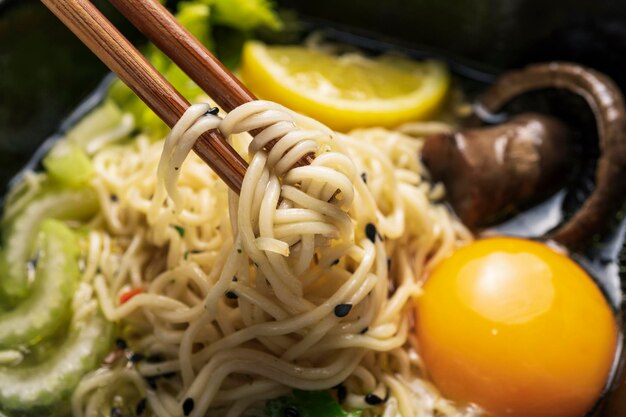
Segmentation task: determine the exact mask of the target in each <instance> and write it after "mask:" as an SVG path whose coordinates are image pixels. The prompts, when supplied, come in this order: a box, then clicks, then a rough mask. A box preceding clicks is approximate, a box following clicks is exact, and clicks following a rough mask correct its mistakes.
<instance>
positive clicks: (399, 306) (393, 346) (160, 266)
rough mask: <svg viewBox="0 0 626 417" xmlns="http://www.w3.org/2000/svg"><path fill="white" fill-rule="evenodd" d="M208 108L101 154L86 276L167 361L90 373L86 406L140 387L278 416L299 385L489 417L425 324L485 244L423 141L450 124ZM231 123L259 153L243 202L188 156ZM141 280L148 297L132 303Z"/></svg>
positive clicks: (205, 408)
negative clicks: (475, 248) (456, 389)
mask: <svg viewBox="0 0 626 417" xmlns="http://www.w3.org/2000/svg"><path fill="white" fill-rule="evenodd" d="M208 110H209V106H208V105H204V104H201V105H194V106H192V107H191V108H190V109H189V110H188V111H187V112H186V113H185V115H184V117H183V118H182V119H181V120H180V122H179V123H178V125H177V126H176V127H175V128H174V129H173V130H172V132H171V134H170V135H169V137H168V138H167V140H166V141H165V143H163V142H158V143H151V142H150V141H149V140H148V139H147V138H144V137H141V136H140V137H138V138H137V139H136V140H134V141H133V142H131V143H129V144H124V145H115V146H107V147H104V148H102V149H99V150H98V151H97V152H96V153H95V156H94V166H95V170H96V173H97V175H96V178H95V180H94V183H93V184H94V187H95V189H96V190H97V193H98V196H99V199H100V204H101V213H100V215H99V216H98V217H97V218H96V219H95V220H94V221H93V224H92V226H93V228H92V231H91V232H90V236H89V239H88V240H89V250H88V257H87V260H86V266H85V272H84V280H85V281H86V282H92V283H93V287H94V288H95V292H96V295H97V299H98V301H99V303H100V306H101V309H102V311H103V313H104V315H105V317H106V318H107V319H108V320H110V321H115V322H120V323H121V324H122V327H123V333H124V337H125V338H126V339H127V340H129V341H130V343H131V345H132V347H133V349H135V350H136V351H140V352H143V353H145V354H146V355H147V356H149V357H151V358H152V359H153V360H146V361H140V362H138V363H136V364H134V365H131V364H128V366H109V367H105V368H103V369H101V370H98V371H97V372H95V373H92V374H90V375H88V376H86V377H85V378H83V380H82V382H81V384H80V385H79V387H78V389H77V390H76V392H75V393H74V396H73V399H72V410H73V414H74V415H76V416H90V415H94V414H93V412H94V410H95V408H94V407H95V404H98V403H99V402H101V401H102V398H103V396H106V395H108V394H106V392H107V390H108V391H111V390H113V391H114V390H116V389H117V390H120V389H121V388H120V387H126V388H125V389H128V390H134V392H136V393H138V394H139V395H140V396H142V397H145V398H146V400H147V404H148V408H147V410H146V413H148V412H149V413H152V414H153V415H156V416H163V417H165V416H179V415H182V414H183V410H185V414H188V415H191V416H196V417H198V416H205V415H208V416H227V417H236V416H239V415H262V414H263V405H264V403H265V401H266V400H268V399H272V398H275V397H278V396H281V395H284V394H287V393H289V392H291V390H292V389H301V390H313V391H314V390H325V389H331V388H332V387H335V386H337V385H339V384H342V386H343V387H345V389H346V392H347V395H346V397H345V400H344V402H343V405H344V406H345V407H347V408H358V409H363V410H364V416H385V417H388V416H404V417H409V416H411V417H413V416H470V415H478V410H476V409H474V408H472V407H463V406H459V405H455V404H453V403H451V402H449V401H447V400H445V399H443V398H441V397H440V395H439V394H438V392H437V391H436V389H435V388H434V387H433V386H432V385H431V384H430V383H429V382H428V381H427V380H426V379H425V375H424V372H423V369H422V364H421V361H420V358H419V356H418V354H417V350H416V345H417V341H416V339H415V337H414V331H413V329H412V305H413V300H414V299H415V298H417V297H419V296H420V293H421V279H422V277H423V276H424V275H425V273H426V272H427V271H428V270H429V269H430V268H432V267H433V265H435V264H436V263H437V262H439V260H441V259H442V257H444V256H446V255H447V254H448V253H449V252H450V251H451V250H452V249H453V248H454V247H455V246H456V245H458V244H461V243H463V242H466V241H467V240H469V239H471V237H470V235H469V233H468V232H467V231H466V230H465V229H464V228H463V226H462V225H461V224H460V223H459V222H457V221H456V220H455V219H454V218H453V217H452V216H451V214H450V213H449V211H448V210H447V209H446V208H445V207H444V206H443V205H440V204H437V203H436V201H437V200H438V199H440V198H441V196H442V192H443V190H441V189H440V188H439V187H431V185H430V184H429V183H428V182H426V181H423V178H424V177H425V176H427V173H425V172H424V169H423V167H422V166H421V164H420V162H419V150H420V147H421V141H420V140H419V139H417V138H416V137H414V136H420V129H425V130H426V131H432V130H433V129H435V130H437V129H446V128H447V127H446V126H445V125H444V126H441V124H428V123H426V124H413V125H411V126H405V127H404V128H403V129H405V131H407V132H409V133H410V134H411V135H413V136H409V135H408V134H405V133H402V132H401V131H389V130H385V129H378V128H377V129H364V130H358V131H354V132H351V133H350V134H339V133H335V132H332V131H330V130H329V129H328V128H326V127H325V126H323V125H320V124H319V123H317V122H315V121H313V120H311V119H309V118H306V117H304V116H301V115H298V114H296V113H293V112H291V111H289V110H287V109H285V108H284V107H282V106H279V105H277V104H274V103H271V102H265V101H257V102H251V103H248V104H245V105H242V106H240V107H239V108H237V109H235V110H234V111H232V112H230V113H229V114H228V115H226V116H225V117H224V118H223V119H221V118H220V117H218V116H214V115H211V114H210V113H209V112H208ZM214 128H218V129H220V130H221V131H222V133H223V134H224V135H225V136H226V137H229V138H230V140H231V142H232V143H233V145H234V146H235V147H236V148H238V149H239V150H240V151H241V152H242V154H245V153H246V151H245V149H244V148H245V147H246V146H248V148H247V152H248V157H249V161H250V166H249V169H248V171H247V173H246V176H245V179H244V182H243V186H242V189H241V193H240V195H239V196H238V195H236V194H234V193H232V192H229V191H227V189H226V187H225V185H223V184H222V183H221V182H220V180H219V179H218V178H217V176H216V175H215V174H214V173H213V172H211V170H210V169H209V168H208V167H207V166H206V165H205V164H204V163H203V162H201V161H200V159H199V158H197V157H196V156H195V155H189V156H188V153H189V151H190V150H191V148H192V146H193V143H194V141H195V140H196V138H197V137H198V136H199V135H200V134H201V133H202V132H204V131H206V130H209V129H214ZM254 129H262V133H260V134H259V135H257V136H256V137H255V138H254V140H252V141H250V136H249V135H248V134H247V133H245V132H247V131H250V130H254ZM273 140H277V142H276V144H275V145H274V146H273V148H272V150H271V151H270V152H266V151H264V150H263V147H264V146H265V145H266V144H267V143H268V142H270V141H273ZM307 154H314V155H315V158H314V159H313V162H312V163H311V164H310V165H307V166H296V162H297V161H298V160H300V159H301V158H302V157H304V156H305V155H307ZM157 166H158V168H157ZM155 174H156V175H155ZM168 196H169V198H168ZM133 288H141V289H143V292H142V293H140V294H139V295H136V296H134V297H133V298H131V299H130V300H129V301H128V302H125V303H121V304H120V303H118V297H119V296H120V295H121V294H123V293H125V292H126V291H128V290H129V289H133ZM161 376H165V377H161ZM368 394H371V395H370V396H369V397H367V398H375V397H372V395H373V396H376V397H377V398H378V399H380V400H382V403H380V404H375V403H376V402H377V401H366V395H368ZM191 400H193V402H191ZM190 404H191V405H192V406H190Z"/></svg>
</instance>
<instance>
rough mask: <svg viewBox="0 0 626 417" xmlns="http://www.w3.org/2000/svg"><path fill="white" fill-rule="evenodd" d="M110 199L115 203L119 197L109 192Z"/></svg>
mask: <svg viewBox="0 0 626 417" xmlns="http://www.w3.org/2000/svg"><path fill="white" fill-rule="evenodd" d="M111 201H112V202H114V203H117V202H118V201H119V198H118V197H117V195H116V194H111Z"/></svg>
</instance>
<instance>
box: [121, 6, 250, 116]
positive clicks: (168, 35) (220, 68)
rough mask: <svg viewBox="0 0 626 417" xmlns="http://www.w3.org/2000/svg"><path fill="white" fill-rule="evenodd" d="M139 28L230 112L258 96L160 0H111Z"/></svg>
mask: <svg viewBox="0 0 626 417" xmlns="http://www.w3.org/2000/svg"><path fill="white" fill-rule="evenodd" d="M109 3H111V4H112V5H113V6H115V7H116V8H117V9H118V10H119V11H120V12H121V13H122V14H123V15H124V16H125V17H126V18H127V19H128V20H129V21H130V23H132V24H133V25H134V26H135V27H136V28H137V29H139V30H140V31H141V32H142V33H143V34H144V35H146V37H147V38H148V39H149V40H150V41H152V43H154V44H155V45H156V47H157V48H159V49H160V50H161V51H163V52H164V53H165V55H167V56H168V57H170V59H171V60H172V61H174V63H176V65H178V67H179V68H180V69H182V70H183V72H185V73H186V74H187V75H188V76H189V78H191V79H192V80H193V81H194V82H195V83H196V84H198V86H200V88H202V89H203V90H204V91H205V92H206V93H207V94H208V95H209V97H211V98H212V99H213V100H215V102H216V103H217V104H219V106H220V107H221V108H223V109H224V110H226V111H227V112H229V111H231V110H233V109H234V108H236V107H238V106H240V105H242V104H244V103H247V102H249V101H253V100H256V97H255V96H254V94H252V93H251V92H250V91H249V90H248V89H247V88H246V87H245V86H244V85H243V84H242V83H241V82H240V81H239V80H238V79H237V77H235V76H234V75H233V74H232V73H231V72H230V71H229V70H228V69H226V68H225V67H224V65H222V63H221V62H220V61H219V60H218V59H217V58H215V56H213V54H212V53H211V52H209V50H207V49H206V47H205V46H204V45H203V44H202V43H201V42H200V41H198V40H197V39H196V38H195V37H194V36H193V35H192V34H191V33H189V31H188V30H187V29H186V28H185V27H184V26H183V25H181V24H180V22H178V20H177V19H176V18H175V17H174V16H173V15H172V14H171V13H170V12H169V11H168V10H167V9H166V8H165V6H163V5H162V4H161V3H160V2H159V1H157V0H109Z"/></svg>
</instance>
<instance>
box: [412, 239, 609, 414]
mask: <svg viewBox="0 0 626 417" xmlns="http://www.w3.org/2000/svg"><path fill="white" fill-rule="evenodd" d="M417 331H418V336H419V344H420V350H421V354H422V356H423V359H424V362H425V366H426V370H427V372H428V373H429V374H430V376H431V377H432V379H433V380H434V382H435V384H436V385H437V386H438V387H439V389H440V390H441V391H442V393H443V395H444V396H446V397H448V398H451V399H454V400H457V401H463V402H473V403H476V404H478V405H480V406H481V407H483V408H484V409H485V410H487V411H488V412H489V413H490V415H495V416H511V417H543V416H551V417H582V416H584V414H585V413H586V412H587V411H589V409H590V408H591V407H592V406H593V404H594V403H595V401H596V400H597V398H598V396H599V395H600V394H601V392H602V390H603V388H604V385H605V383H606V381H607V378H608V375H609V373H610V369H611V367H612V363H613V356H614V353H615V349H616V344H617V325H616V322H615V319H614V316H613V313H612V311H611V309H610V307H609V306H608V304H607V302H606V300H605V297H604V296H603V294H602V293H601V292H600V290H599V289H598V287H597V286H596V284H595V283H594V282H593V281H592V279H591V278H590V277H589V276H588V275H587V273H586V272H585V271H583V270H582V269H581V268H580V267H579V266H578V265H577V264H576V263H575V262H573V261H572V260H571V259H569V258H568V257H566V256H564V255H562V254H559V253H557V252H555V251H553V250H552V249H550V248H549V247H547V246H545V245H543V244H541V243H536V242H531V241H528V240H523V239H516V238H491V239H484V240H479V241H477V242H475V243H472V244H470V245H468V246H466V247H464V248H461V249H459V250H458V251H456V252H455V253H454V254H453V255H452V256H450V257H449V258H447V259H446V260H444V261H443V262H442V263H441V264H439V265H438V266H437V267H436V268H435V270H434V271H433V272H432V274H431V275H430V277H428V279H427V281H426V283H425V286H424V295H423V296H422V297H420V299H419V302H418V306H417Z"/></svg>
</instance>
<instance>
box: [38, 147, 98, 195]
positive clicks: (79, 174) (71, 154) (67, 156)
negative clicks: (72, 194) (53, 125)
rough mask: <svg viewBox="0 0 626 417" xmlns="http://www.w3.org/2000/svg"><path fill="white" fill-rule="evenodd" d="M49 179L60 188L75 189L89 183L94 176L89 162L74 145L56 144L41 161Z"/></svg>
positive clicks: (84, 154) (83, 153) (82, 152)
mask: <svg viewBox="0 0 626 417" xmlns="http://www.w3.org/2000/svg"><path fill="white" fill-rule="evenodd" d="M43 166H44V168H45V169H46V171H47V172H48V175H49V176H50V179H51V180H52V181H54V182H55V183H57V184H58V185H60V186H61V187H70V188H77V187H81V186H84V185H87V184H88V183H89V180H91V178H92V177H93V175H94V170H93V167H92V166H91V160H90V159H89V157H88V156H87V154H86V153H85V152H84V151H83V150H82V149H81V148H80V147H79V146H78V145H76V144H73V143H72V142H67V141H61V142H59V143H57V144H56V145H55V146H54V148H52V150H51V151H50V153H48V155H46V157H45V158H44V159H43Z"/></svg>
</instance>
